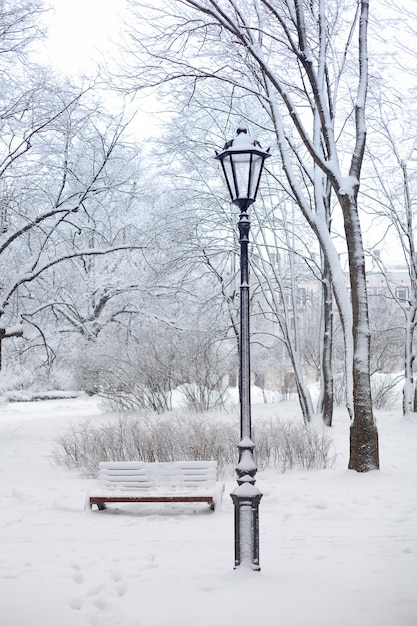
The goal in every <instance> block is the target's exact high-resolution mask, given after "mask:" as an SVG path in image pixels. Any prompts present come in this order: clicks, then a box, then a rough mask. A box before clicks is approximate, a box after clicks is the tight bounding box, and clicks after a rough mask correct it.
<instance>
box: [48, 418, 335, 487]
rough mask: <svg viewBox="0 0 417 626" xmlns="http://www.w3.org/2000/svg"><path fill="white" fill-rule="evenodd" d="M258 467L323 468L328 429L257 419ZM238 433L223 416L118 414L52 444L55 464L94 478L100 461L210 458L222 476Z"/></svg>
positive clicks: (328, 454) (232, 460) (329, 457)
mask: <svg viewBox="0 0 417 626" xmlns="http://www.w3.org/2000/svg"><path fill="white" fill-rule="evenodd" d="M253 438H254V442H255V445H256V449H255V452H256V459H257V463H258V467H259V469H260V470H264V469H267V468H268V467H274V468H276V469H278V470H279V471H281V472H285V471H286V470H289V469H295V468H299V469H319V468H326V467H329V466H330V465H331V464H332V462H333V459H334V455H333V453H332V450H333V446H332V442H331V439H330V434H329V430H328V429H326V428H324V427H322V428H319V429H318V428H315V427H314V426H305V425H303V424H295V423H291V422H281V421H278V420H272V419H271V420H269V421H264V422H260V423H258V424H257V426H256V431H255V432H254V437H253ZM238 441H239V431H238V427H237V424H233V425H232V424H231V423H230V421H229V420H223V419H220V418H217V419H214V418H212V417H211V416H209V415H206V416H201V415H199V416H198V417H195V416H186V417H184V416H177V417H175V416H172V415H170V416H169V417H167V416H161V417H157V416H154V415H152V416H150V415H143V416H139V417H121V418H119V419H118V420H117V421H116V422H109V423H106V424H102V425H97V424H93V423H91V422H85V423H83V424H81V425H78V426H77V427H75V426H73V427H71V428H70V429H69V430H67V431H66V432H65V433H63V434H62V435H60V437H59V438H58V439H57V440H56V442H55V447H54V450H53V459H54V461H55V463H57V464H58V465H64V466H66V467H68V468H70V469H77V470H79V471H80V472H81V473H82V475H84V476H88V477H93V476H96V474H97V470H98V464H99V463H100V461H147V462H154V461H180V460H211V459H213V460H215V461H217V463H218V467H219V472H220V474H222V475H225V474H229V475H232V474H233V468H234V466H235V465H236V463H237V444H238Z"/></svg>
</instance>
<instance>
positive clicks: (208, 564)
mask: <svg viewBox="0 0 417 626" xmlns="http://www.w3.org/2000/svg"><path fill="white" fill-rule="evenodd" d="M261 410H265V407H257V406H255V407H254V415H255V418H256V415H257V412H258V411H261ZM267 410H268V414H270V415H272V414H276V415H280V414H282V412H283V411H285V412H287V414H288V412H292V413H293V414H294V415H295V414H296V413H297V408H296V405H295V404H277V405H274V406H271V405H269V406H268V409H267ZM86 419H92V420H95V421H97V422H101V421H103V420H105V419H107V418H106V417H104V416H102V415H101V412H100V408H99V406H98V404H97V402H96V401H95V400H94V399H91V398H89V399H87V398H80V399H75V400H53V401H49V402H37V403H33V402H32V403H15V404H9V405H4V406H2V407H1V409H0V480H1V489H0V529H1V544H0V624H1V626H29V624H33V625H35V626H38V625H42V626H58V625H59V626H84V625H91V626H118V625H120V626H196V625H198V626H213V625H214V626H226V625H230V624H237V625H239V626H254V625H255V624H256V625H257V626H274V625H275V624H276V625H277V626H278V625H281V624H283V625H285V626H306V625H308V626H416V624H417V542H416V537H417V418H416V419H412V418H410V419H404V418H402V417H401V416H400V412H399V410H392V411H387V412H380V413H378V427H379V432H380V447H381V466H382V471H380V472H371V473H368V474H364V475H359V474H356V473H354V472H349V471H347V470H346V467H347V455H348V424H347V420H346V417H345V416H344V413H343V411H340V413H337V415H336V419H335V426H334V429H333V437H334V441H335V445H336V449H337V452H338V456H337V461H336V463H335V465H334V467H333V468H332V469H330V470H320V471H310V472H301V471H298V472H289V473H286V474H277V473H276V472H274V471H268V472H259V473H258V481H257V485H258V487H259V488H260V489H261V491H262V492H263V493H264V497H263V500H262V502H261V506H260V529H261V539H260V549H261V567H262V571H261V572H260V573H258V572H252V571H249V570H247V569H242V568H241V569H239V570H236V571H235V570H233V507H232V502H231V499H230V497H229V495H228V494H229V493H230V491H231V490H232V489H233V488H234V486H235V482H234V479H233V478H231V479H230V481H228V482H227V483H226V492H225V496H224V500H223V505H222V508H221V509H220V510H219V511H218V512H215V513H212V512H211V511H210V510H209V509H208V507H206V505H194V506H191V505H172V506H171V505H160V506H153V505H118V508H117V509H113V510H108V511H104V512H98V511H93V512H90V511H84V499H85V494H86V492H87V489H88V487H89V485H90V484H91V482H92V481H90V480H86V479H82V478H80V477H79V476H78V475H77V473H74V472H70V471H69V470H66V469H64V468H61V467H56V466H53V465H52V464H51V461H50V454H51V449H52V442H53V440H54V439H55V437H56V435H57V433H59V432H62V430H66V429H67V427H68V425H69V424H71V423H73V424H77V423H80V422H84V421H85V420H86Z"/></svg>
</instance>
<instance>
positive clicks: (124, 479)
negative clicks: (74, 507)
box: [88, 461, 224, 510]
mask: <svg viewBox="0 0 417 626" xmlns="http://www.w3.org/2000/svg"><path fill="white" fill-rule="evenodd" d="M223 490H224V485H223V483H220V482H219V481H218V479H217V463H216V461H171V462H166V463H164V462H155V463H146V462H144V461H139V462H135V461H127V462H122V461H114V462H113V461H104V462H102V463H100V466H99V477H98V481H97V483H96V485H94V487H93V488H92V489H91V490H90V493H89V495H88V503H89V505H90V507H92V505H93V504H96V505H97V506H98V507H99V509H101V510H102V509H104V508H105V503H106V502H207V503H209V504H210V506H211V508H212V509H214V507H215V504H216V502H217V501H221V496H222V493H223Z"/></svg>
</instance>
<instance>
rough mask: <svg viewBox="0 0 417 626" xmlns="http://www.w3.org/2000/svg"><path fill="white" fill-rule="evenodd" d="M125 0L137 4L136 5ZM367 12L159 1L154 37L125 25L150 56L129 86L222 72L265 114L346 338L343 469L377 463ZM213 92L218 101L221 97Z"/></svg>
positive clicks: (287, 4) (283, 3)
mask: <svg viewBox="0 0 417 626" xmlns="http://www.w3.org/2000/svg"><path fill="white" fill-rule="evenodd" d="M134 5H135V6H136V8H137V9H138V13H139V12H140V11H141V9H142V7H141V5H140V3H137V2H136V3H134ZM147 10H148V11H149V10H150V9H149V7H148V9H147ZM138 13H137V19H138V20H139V15H138ZM368 13H369V2H368V0H361V1H360V2H358V3H350V2H348V1H346V2H344V3H342V4H340V3H339V4H335V3H330V2H326V1H325V0H321V1H320V2H314V3H308V4H307V3H304V2H303V1H302V0H280V2H278V3H276V2H270V1H269V0H260V1H259V2H245V3H243V2H237V1H234V0H230V1H229V2H227V3H220V2H218V1H217V0H177V1H176V2H168V3H166V4H165V6H164V7H163V8H158V9H156V14H155V20H154V21H153V23H152V25H153V27H154V28H155V29H156V31H158V36H159V39H157V38H155V37H154V38H152V39H150V37H149V30H148V36H146V34H142V36H141V37H139V36H138V33H137V32H136V33H135V34H134V39H135V43H136V45H137V47H136V54H137V55H141V59H142V60H143V55H144V54H145V53H146V55H147V59H148V62H147V64H144V63H142V68H143V70H142V71H140V70H139V71H137V72H136V74H135V80H136V85H133V86H134V87H135V86H137V87H139V86H140V85H145V84H148V85H149V84H160V83H164V84H167V83H170V84H171V83H172V81H173V80H174V79H177V78H181V79H184V78H188V80H189V81H191V82H192V84H193V88H194V91H195V92H196V93H197V94H198V93H200V92H199V89H200V85H201V84H202V82H204V81H206V80H208V81H210V82H213V81H215V82H217V81H222V82H223V84H226V85H228V86H229V91H230V94H231V96H232V97H233V95H235V98H236V97H238V96H242V97H245V98H246V99H247V100H248V101H250V100H251V99H252V100H253V103H254V104H255V102H258V104H259V106H260V108H258V111H259V110H260V109H262V110H263V111H264V114H265V116H266V117H264V118H262V116H260V118H259V121H260V123H262V119H264V120H265V122H264V123H265V125H268V126H269V128H271V125H272V130H273V132H274V133H275V135H276V141H277V146H278V149H279V153H280V156H281V165H282V167H283V169H284V172H285V175H286V177H287V180H288V184H289V187H290V189H291V192H292V194H293V196H294V198H296V201H297V204H298V206H299V207H300V209H301V211H302V212H303V214H304V217H305V219H306V220H307V221H308V223H309V225H310V227H311V228H312V230H313V231H314V232H315V234H316V236H317V237H318V240H319V242H320V246H321V248H322V250H323V254H324V255H325V258H326V260H327V262H328V265H329V268H330V275H331V278H332V286H333V291H334V294H335V299H336V303H337V306H338V308H339V312H340V318H341V320H342V324H343V328H344V337H345V349H346V360H347V396H348V397H347V405H348V409H349V412H350V415H351V436H350V440H351V448H350V460H349V468H351V469H355V470H357V471H368V470H371V469H375V468H378V467H379V458H378V433H377V428H376V424H375V420H374V416H373V411H372V400H371V387H370V371H369V342H370V332H369V319H368V306H367V292H366V279H365V257H364V251H363V243H362V233H361V227H360V221H359V207H358V194H359V186H360V177H361V170H362V163H363V157H364V150H365V142H366V124H365V107H366V94H367V84H368V68H367V60H368V49H367V27H368ZM148 15H149V13H148ZM154 33H155V31H154ZM355 34H356V38H355ZM283 59H285V63H283V62H282V61H283ZM132 65H134V58H133V57H132ZM149 70H151V72H152V76H150V72H149ZM355 78H356V84H357V86H356V88H353V87H352V84H353V80H354V79H355ZM213 91H215V90H213ZM213 91H212V92H213ZM341 101H342V102H344V107H343V108H342V107H339V108H341V110H342V113H341V117H340V119H338V118H337V117H336V113H337V111H338V110H339V109H338V105H339V102H341ZM212 102H213V105H217V104H218V99H216V98H212ZM253 121H255V120H253ZM309 129H310V130H309ZM327 184H329V185H330V186H331V188H332V190H333V193H334V197H335V200H336V201H337V205H338V207H339V208H340V211H341V214H342V219H343V224H344V231H345V237H346V244H347V250H348V259H349V275H350V295H351V297H350V298H349V296H348V292H347V289H346V287H345V283H344V277H343V271H342V268H341V266H340V263H339V261H338V255H337V252H336V248H335V245H334V242H333V240H332V238H331V235H330V233H329V227H328V220H326V215H325V206H324V197H325V194H324V193H323V187H324V186H325V185H327ZM311 189H313V190H314V196H315V202H314V203H313V206H314V210H312V203H311V202H310V190H311Z"/></svg>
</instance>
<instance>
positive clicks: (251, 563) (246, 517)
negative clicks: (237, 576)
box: [230, 483, 262, 571]
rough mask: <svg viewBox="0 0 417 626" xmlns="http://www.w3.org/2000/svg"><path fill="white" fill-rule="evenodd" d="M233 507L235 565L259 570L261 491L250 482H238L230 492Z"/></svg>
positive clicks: (236, 567)
mask: <svg viewBox="0 0 417 626" xmlns="http://www.w3.org/2000/svg"><path fill="white" fill-rule="evenodd" d="M230 496H231V498H232V500H233V504H234V507H235V567H234V569H238V568H239V567H241V566H246V567H249V568H250V569H252V570H254V571H260V569H261V568H260V565H259V502H260V501H261V498H262V493H261V492H260V491H259V489H258V488H257V487H255V486H254V485H253V484H251V483H243V484H240V485H239V486H238V487H236V489H234V490H233V492H232V493H231V494H230Z"/></svg>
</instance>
